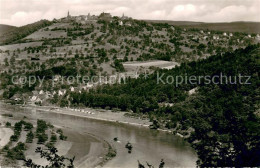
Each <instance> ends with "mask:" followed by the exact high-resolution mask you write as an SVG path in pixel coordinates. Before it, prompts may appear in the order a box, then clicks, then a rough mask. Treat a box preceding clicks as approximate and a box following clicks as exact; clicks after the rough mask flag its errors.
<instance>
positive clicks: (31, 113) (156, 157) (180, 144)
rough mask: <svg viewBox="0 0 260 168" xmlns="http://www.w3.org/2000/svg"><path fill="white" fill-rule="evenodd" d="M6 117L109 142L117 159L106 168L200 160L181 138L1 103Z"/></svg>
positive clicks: (177, 164)
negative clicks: (42, 122) (129, 147)
mask: <svg viewBox="0 0 260 168" xmlns="http://www.w3.org/2000/svg"><path fill="white" fill-rule="evenodd" d="M3 113H12V114H13V115H14V117H13V118H17V119H19V118H22V117H23V116H26V117H27V118H28V119H29V120H31V121H36V120H37V119H43V120H45V121H48V122H50V123H52V124H53V125H55V126H59V127H63V128H64V129H67V130H72V131H75V132H77V133H80V134H83V135H84V134H85V135H86V136H87V135H89V133H90V134H93V135H95V136H96V137H99V138H100V139H103V140H105V141H107V142H109V143H110V144H111V145H112V146H113V147H114V148H115V149H116V151H117V156H116V157H115V158H113V159H112V160H110V161H108V162H107V163H106V164H105V165H104V167H126V168H131V167H133V168H135V167H137V160H139V161H140V162H141V163H146V161H147V162H149V163H150V164H152V165H154V166H155V167H158V165H159V163H160V160H161V159H164V161H165V166H166V167H195V166H196V160H197V156H196V153H195V151H194V150H193V149H192V148H191V147H190V145H189V144H188V143H187V142H185V141H184V140H183V139H182V138H180V137H178V136H174V135H172V134H169V133H166V132H162V131H157V130H150V129H147V128H144V127H141V126H132V125H127V124H121V123H116V122H109V121H100V120H94V119H88V118H82V117H79V116H72V115H66V114H59V113H53V112H46V111H41V110H35V109H31V110H28V109H24V108H22V107H19V106H13V105H7V104H3V103H0V114H3ZM114 137H118V139H119V142H114V141H113V138H114ZM128 141H129V142H131V144H132V145H133V150H132V153H131V154H129V153H128V152H127V150H126V149H125V144H126V143H127V142H128ZM76 157H77V156H76Z"/></svg>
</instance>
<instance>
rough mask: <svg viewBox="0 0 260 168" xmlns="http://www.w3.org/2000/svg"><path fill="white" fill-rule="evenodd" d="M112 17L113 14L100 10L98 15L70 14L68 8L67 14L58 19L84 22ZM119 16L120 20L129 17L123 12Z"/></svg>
mask: <svg viewBox="0 0 260 168" xmlns="http://www.w3.org/2000/svg"><path fill="white" fill-rule="evenodd" d="M112 18H113V16H112V15H111V14H110V13H105V12H102V13H101V14H100V15H99V16H96V15H91V14H90V13H88V15H80V16H71V14H70V11H69V10H68V13H67V16H66V17H64V18H61V19H60V21H62V22H71V21H76V22H78V23H82V24H84V23H87V22H96V21H97V20H98V19H102V20H106V21H111V20H112ZM119 18H120V19H121V20H126V19H129V17H127V16H125V15H124V13H123V14H122V16H121V17H119ZM121 22H122V21H121Z"/></svg>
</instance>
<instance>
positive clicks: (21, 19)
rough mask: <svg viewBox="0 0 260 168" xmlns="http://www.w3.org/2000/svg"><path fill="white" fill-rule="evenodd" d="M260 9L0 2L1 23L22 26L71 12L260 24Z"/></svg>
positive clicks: (204, 1) (166, 1)
mask: <svg viewBox="0 0 260 168" xmlns="http://www.w3.org/2000/svg"><path fill="white" fill-rule="evenodd" d="M28 4H30V6H29V7H28ZM259 6H260V1H258V0H246V1H242V0H237V1H234V0H221V1H218V2H216V1H210V0H201V1H195V0H184V1H176V0H174V1H171V0H162V1H157V0H139V1H137V0H131V1H126V0H108V1H104V0H96V1H94V0H61V1H57V0H47V1H43V0H22V1H19V2H17V1H15V0H0V24H4V25H11V26H17V27H20V26H23V25H27V24H30V23H33V22H36V21H39V20H42V19H46V20H53V19H54V18H56V19H59V18H62V17H66V15H67V11H68V10H69V11H70V14H71V15H72V16H78V15H87V14H88V13H91V14H94V15H99V14H100V13H102V12H107V13H111V15H113V16H122V14H125V15H126V16H129V17H132V18H133V19H137V20H166V21H184V22H203V23H228V22H260V17H259V11H258V7H259Z"/></svg>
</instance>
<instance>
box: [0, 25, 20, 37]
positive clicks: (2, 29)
mask: <svg viewBox="0 0 260 168" xmlns="http://www.w3.org/2000/svg"><path fill="white" fill-rule="evenodd" d="M16 28H17V27H15V26H10V25H4V24H0V36H2V35H3V34H5V33H7V32H9V31H12V30H15V29H16Z"/></svg>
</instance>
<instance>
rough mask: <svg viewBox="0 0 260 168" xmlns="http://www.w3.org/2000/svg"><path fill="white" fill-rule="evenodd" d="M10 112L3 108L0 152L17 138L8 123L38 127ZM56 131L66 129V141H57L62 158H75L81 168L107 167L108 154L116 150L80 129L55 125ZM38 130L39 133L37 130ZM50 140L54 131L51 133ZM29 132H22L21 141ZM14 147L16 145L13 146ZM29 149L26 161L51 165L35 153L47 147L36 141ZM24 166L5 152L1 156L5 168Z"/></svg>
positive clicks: (26, 153) (29, 145)
mask: <svg viewBox="0 0 260 168" xmlns="http://www.w3.org/2000/svg"><path fill="white" fill-rule="evenodd" d="M9 113H10V112H9V111H5V110H3V109H0V151H1V149H2V148H3V147H4V146H5V145H6V144H8V143H9V141H10V136H12V135H13V129H12V128H6V127H5V124H6V122H9V123H11V125H14V124H15V123H16V122H18V121H20V120H24V121H28V122H30V123H33V125H34V128H36V120H31V119H29V118H28V117H25V116H24V115H17V114H14V115H10V116H11V117H10V116H7V115H4V114H9ZM54 128H55V129H56V130H57V129H62V130H63V133H64V135H65V136H66V137H68V139H67V140H66V141H63V140H57V142H56V143H55V147H56V148H57V150H58V154H59V155H63V156H65V157H68V158H73V157H74V156H76V158H75V162H74V165H75V167H77V168H85V167H89V168H91V167H93V168H94V167H98V166H101V165H104V164H105V163H106V162H107V161H108V160H110V159H111V158H109V157H108V153H109V152H111V151H110V150H111V149H112V150H113V148H112V146H111V144H109V143H108V142H107V141H105V140H103V139H102V138H100V137H97V136H96V135H94V134H91V133H86V132H84V133H82V132H79V131H77V130H74V129H71V128H67V127H64V126H59V125H54ZM34 131H35V130H34ZM47 134H48V135H49V137H50V132H48V133H47ZM25 139H26V132H24V131H22V132H21V136H20V137H19V140H18V142H23V143H25ZM13 146H14V145H12V147H13ZM26 146H27V150H26V151H25V153H24V154H25V156H26V158H30V159H32V160H33V162H34V163H36V164H39V165H44V166H45V165H47V164H48V161H47V160H46V159H44V158H41V157H40V155H39V154H36V153H35V149H36V148H37V147H38V146H42V147H45V146H44V145H39V144H37V141H36V140H35V139H34V140H33V142H32V143H30V144H28V143H26ZM18 165H20V166H22V165H23V162H22V161H17V160H13V161H12V160H10V159H7V158H5V157H4V153H2V154H1V155H0V167H1V166H18Z"/></svg>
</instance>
